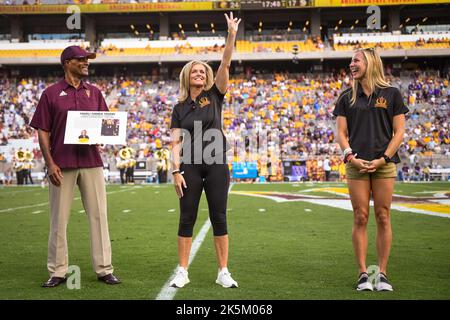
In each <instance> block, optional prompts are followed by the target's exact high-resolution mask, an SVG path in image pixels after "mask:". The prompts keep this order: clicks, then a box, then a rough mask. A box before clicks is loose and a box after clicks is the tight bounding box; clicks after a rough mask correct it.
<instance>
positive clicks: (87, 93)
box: [84, 89, 91, 98]
mask: <svg viewBox="0 0 450 320" xmlns="http://www.w3.org/2000/svg"><path fill="white" fill-rule="evenodd" d="M84 91H86V95H87V96H88V98H90V97H91V91H90V90H88V89H86V90H84Z"/></svg>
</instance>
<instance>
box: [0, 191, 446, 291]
mask: <svg viewBox="0 0 450 320" xmlns="http://www.w3.org/2000/svg"><path fill="white" fill-rule="evenodd" d="M324 186H327V185H326V184H316V185H312V184H307V183H304V184H253V185H250V184H235V185H234V186H233V189H232V191H250V190H251V191H277V192H290V193H298V192H299V191H301V190H305V189H311V188H315V187H324ZM329 186H337V187H345V184H329ZM448 189H449V184H448V183H427V184H397V185H396V189H395V193H397V194H404V195H417V196H419V195H420V196H426V195H425V194H420V193H419V192H423V191H442V190H448ZM108 192H112V193H111V194H110V195H109V196H108V208H109V210H108V215H109V226H110V235H111V240H112V246H113V264H114V266H115V274H116V275H118V276H119V277H120V278H121V279H122V281H123V283H122V284H121V285H118V286H106V285H105V284H103V283H100V282H98V281H97V279H96V276H95V274H94V272H93V270H92V265H91V258H90V249H89V231H88V222H87V218H86V215H85V213H80V212H79V211H80V210H82V209H83V208H82V204H81V201H80V200H74V202H73V206H72V212H71V218H70V222H69V226H68V243H69V264H70V265H78V266H79V267H80V268H81V290H69V289H67V287H66V286H60V287H57V288H54V289H42V288H40V284H41V283H42V282H43V281H45V280H46V279H47V277H48V274H47V270H46V259H47V240H48V229H49V213H48V209H49V208H48V205H47V204H45V203H46V202H47V201H48V189H42V188H40V187H22V188H20V187H10V188H2V189H0V211H1V210H4V209H7V208H17V207H25V208H22V209H15V210H12V211H3V212H0V243H1V244H2V247H1V249H0V250H1V251H0V253H1V254H0V274H1V277H0V299H155V297H156V296H157V294H158V292H159V291H160V290H161V288H162V287H163V285H164V283H165V282H166V281H167V279H168V278H169V276H170V275H171V274H172V272H173V270H174V268H175V267H176V265H177V262H178V259H177V246H176V239H177V229H178V215H179V208H178V200H177V198H176V196H175V193H174V191H173V188H172V186H171V185H161V186H126V187H121V186H108ZM305 194H316V195H319V194H320V192H312V193H305ZM322 195H323V193H322ZM76 197H79V194H78V193H77V195H76ZM204 198H205V197H203V198H202V203H201V205H200V210H199V217H198V220H197V224H196V228H195V232H198V231H199V230H200V228H201V226H202V225H203V223H204V222H205V220H206V218H207V211H206V210H202V209H206V208H207V205H206V201H205V199H204ZM39 204H44V205H41V206H36V205H39ZM27 206H28V207H27ZM228 207H229V209H230V211H229V212H228V225H229V228H228V229H229V234H230V259H229V268H230V271H231V272H232V274H233V277H234V278H235V279H236V280H237V281H238V282H239V288H238V289H223V288H221V287H219V286H218V285H216V284H215V283H214V281H215V278H216V275H217V266H216V260H215V253H214V248H213V239H212V231H211V230H210V231H209V232H208V234H207V236H206V239H205V241H204V242H203V244H202V246H201V248H200V250H199V251H198V253H197V255H196V257H195V260H194V261H193V263H192V265H191V267H190V269H189V277H190V280H191V283H190V284H189V285H187V286H186V287H185V288H183V289H180V290H178V292H177V294H176V296H175V299H230V300H232V299H268V300H270V299H450V286H449V285H448V284H447V282H448V279H450V255H449V253H450V219H447V218H441V217H433V216H426V215H421V214H416V213H408V212H398V211H395V210H393V212H392V225H393V233H394V241H393V245H392V251H391V257H390V262H389V275H390V279H391V281H392V283H393V285H394V287H395V291H394V292H392V293H377V292H369V293H358V292H356V291H355V290H354V284H355V280H356V276H357V269H356V265H355V262H354V256H353V248H352V243H351V228H352V214H351V212H350V211H347V210H342V209H335V208H331V207H328V206H321V205H314V204H310V203H303V202H284V203H277V202H275V201H272V200H269V199H264V198H255V197H248V196H243V195H236V194H231V195H230V197H229V205H228ZM125 209H127V210H131V211H130V212H127V213H124V212H123V210H125ZM173 209H175V211H174V212H171V210H173ZM259 209H265V211H259ZM305 209H309V210H311V211H305ZM37 211H42V212H37ZM368 230H369V253H368V257H367V264H368V265H371V264H376V262H377V261H376V250H375V224H374V216H373V212H371V216H370V222H369V227H368Z"/></svg>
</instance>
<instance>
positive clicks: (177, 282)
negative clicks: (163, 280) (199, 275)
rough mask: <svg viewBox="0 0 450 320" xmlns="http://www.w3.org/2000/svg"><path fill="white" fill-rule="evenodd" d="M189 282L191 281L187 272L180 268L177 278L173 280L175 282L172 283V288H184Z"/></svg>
mask: <svg viewBox="0 0 450 320" xmlns="http://www.w3.org/2000/svg"><path fill="white" fill-rule="evenodd" d="M189 282H191V281H189V278H188V272H187V270H186V269H185V268H183V267H178V271H177V274H176V275H175V278H173V280H172V281H170V286H171V287H174V288H183V287H184V286H185V285H187V284H188V283H189Z"/></svg>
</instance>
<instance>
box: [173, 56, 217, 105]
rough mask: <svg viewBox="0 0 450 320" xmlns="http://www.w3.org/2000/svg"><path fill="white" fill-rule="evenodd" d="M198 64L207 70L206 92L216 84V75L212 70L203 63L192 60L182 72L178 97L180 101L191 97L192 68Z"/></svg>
mask: <svg viewBox="0 0 450 320" xmlns="http://www.w3.org/2000/svg"><path fill="white" fill-rule="evenodd" d="M196 64H201V65H202V66H204V67H205V70H206V84H205V90H209V89H210V88H211V87H212V86H213V84H214V73H213V70H212V68H211V67H210V66H209V65H208V64H207V63H206V62H203V61H199V60H192V61H189V62H188V63H186V65H185V66H184V67H183V69H181V72H180V94H179V95H178V100H179V101H184V100H186V99H187V97H188V96H189V88H190V75H191V70H192V67H193V66H194V65H196Z"/></svg>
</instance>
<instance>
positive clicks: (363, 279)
mask: <svg viewBox="0 0 450 320" xmlns="http://www.w3.org/2000/svg"><path fill="white" fill-rule="evenodd" d="M350 71H351V74H352V76H353V86H352V88H349V89H347V90H345V91H344V92H343V93H342V94H341V95H340V97H339V98H338V100H337V103H336V107H335V109H334V111H333V114H334V115H335V116H337V131H338V134H337V138H338V142H339V145H340V147H341V149H342V150H343V151H344V161H345V162H346V172H347V173H346V175H347V181H348V189H349V194H350V199H351V202H352V206H353V212H354V220H353V234H352V239H353V247H354V251H355V257H356V262H357V264H358V268H359V277H358V283H357V290H358V291H362V290H370V291H372V290H373V289H374V288H373V285H372V283H370V281H369V277H368V274H367V269H366V255H367V244H368V241H367V222H368V219H369V202H370V197H371V195H372V197H373V202H374V210H375V219H376V224H377V238H376V247H377V255H378V267H379V273H378V274H377V276H376V281H375V289H376V290H378V291H392V290H393V288H392V285H391V284H390V283H389V281H388V278H387V264H388V259H389V253H390V249H391V243H392V230H391V221H390V208H391V202H392V194H393V190H394V182H395V178H396V174H397V170H396V163H399V162H400V159H399V157H398V154H397V150H398V148H399V147H400V144H401V143H402V141H403V136H404V133H405V113H407V112H408V108H406V106H405V105H404V103H403V98H402V95H401V93H400V91H399V90H398V89H396V88H394V87H392V86H390V85H389V83H387V81H386V80H385V77H384V71H383V63H382V61H381V58H380V56H379V54H378V53H377V52H376V50H375V49H372V48H369V49H360V50H357V51H356V52H355V54H354V55H353V58H352V61H351V63H350Z"/></svg>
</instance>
